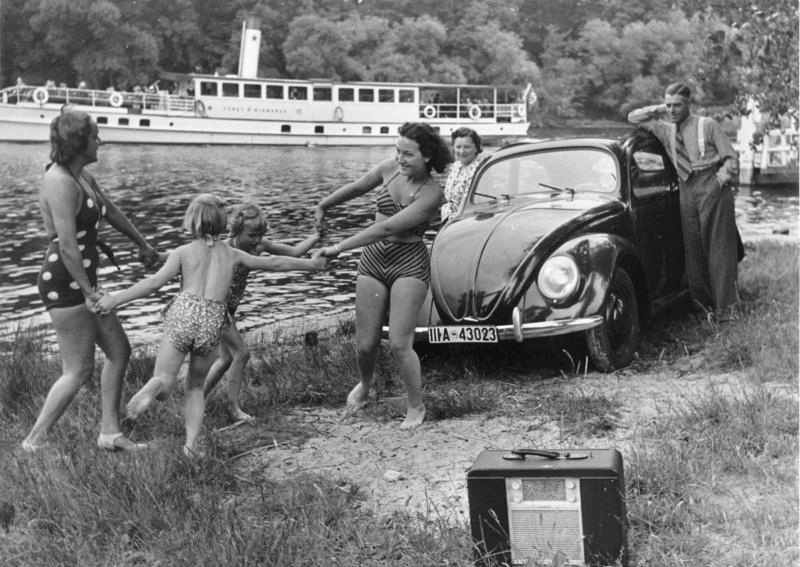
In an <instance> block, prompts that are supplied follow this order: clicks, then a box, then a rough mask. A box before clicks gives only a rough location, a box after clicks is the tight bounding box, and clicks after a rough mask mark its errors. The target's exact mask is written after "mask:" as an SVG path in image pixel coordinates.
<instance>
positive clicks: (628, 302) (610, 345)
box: [586, 268, 639, 372]
mask: <svg viewBox="0 0 800 567" xmlns="http://www.w3.org/2000/svg"><path fill="white" fill-rule="evenodd" d="M601 313H602V315H603V322H602V324H600V325H599V326H597V327H595V328H594V329H590V330H588V331H586V343H587V345H588V347H589V356H591V358H592V362H594V364H595V366H597V367H598V368H599V369H600V370H602V371H604V372H611V371H612V370H616V369H618V368H622V367H623V366H628V365H629V364H630V363H631V362H632V361H633V357H634V355H635V354H636V347H637V345H638V343H639V304H638V303H637V301H636V291H635V290H634V289H633V282H632V281H631V278H630V276H629V275H628V272H626V271H625V270H623V269H622V268H619V269H618V270H617V271H616V273H615V274H614V277H613V278H612V280H611V285H609V287H608V292H607V294H606V300H605V303H604V304H603V309H602V312H601Z"/></svg>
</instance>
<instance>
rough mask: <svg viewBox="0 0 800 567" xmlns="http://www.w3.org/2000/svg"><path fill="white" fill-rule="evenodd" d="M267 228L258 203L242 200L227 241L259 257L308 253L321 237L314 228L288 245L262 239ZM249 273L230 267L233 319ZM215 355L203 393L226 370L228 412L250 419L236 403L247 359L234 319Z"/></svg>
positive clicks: (229, 299) (236, 417)
mask: <svg viewBox="0 0 800 567" xmlns="http://www.w3.org/2000/svg"><path fill="white" fill-rule="evenodd" d="M267 228H268V227H267V220H266V218H265V217H264V213H262V212H261V209H260V208H259V207H258V205H256V204H255V203H244V204H243V205H241V206H240V207H238V208H237V209H236V210H235V211H234V213H233V215H232V218H231V230H230V236H229V238H228V241H227V243H228V245H229V246H231V247H232V248H235V249H237V250H241V251H243V252H246V253H247V254H252V255H254V256H259V255H260V254H262V253H265V252H266V253H267V254H279V255H281V256H291V257H295V258H296V257H299V256H302V255H303V254H305V253H306V252H308V251H309V250H310V249H311V248H312V247H313V246H314V245H315V244H317V243H318V242H319V241H320V238H321V234H320V232H319V231H317V232H315V233H314V234H312V235H311V236H309V237H308V238H306V239H305V240H303V241H302V242H300V243H299V244H296V245H294V246H289V245H288V244H280V243H278V242H273V241H272V240H269V239H268V238H264V234H265V233H266V232H267ZM249 273H250V268H248V267H247V266H245V265H244V264H239V265H237V266H236V267H235V268H234V270H233V279H232V280H231V287H230V289H228V294H227V296H226V298H225V304H226V306H227V309H228V314H229V315H230V317H231V318H233V316H234V314H235V313H236V309H238V307H239V303H240V302H241V301H242V298H243V297H244V292H245V288H246V287H247V276H248V274H249ZM217 355H218V358H217V360H216V361H215V362H214V364H213V365H212V366H211V370H209V371H208V376H206V381H205V385H204V386H203V395H204V396H206V397H208V395H209V394H210V393H211V390H213V389H214V386H216V385H217V383H218V382H219V381H220V379H221V378H222V376H223V375H224V374H225V372H226V371H227V370H228V369H230V376H229V378H228V402H229V410H230V415H231V417H232V418H233V419H234V420H235V421H242V420H250V419H253V418H252V416H250V415H248V414H247V413H245V412H244V411H242V408H241V406H240V405H239V392H240V391H241V387H242V377H243V376H244V368H245V366H246V365H247V361H248V359H249V358H250V350H249V349H248V347H247V345H245V342H244V339H243V338H242V335H241V333H240V332H239V329H237V328H236V322H235V321H231V323H230V324H229V325H228V326H227V327H225V330H224V331H223V333H222V339H221V342H220V345H219V348H218V349H217Z"/></svg>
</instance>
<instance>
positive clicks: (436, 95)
mask: <svg viewBox="0 0 800 567" xmlns="http://www.w3.org/2000/svg"><path fill="white" fill-rule="evenodd" d="M260 43H261V32H260V30H259V24H258V21H257V20H255V19H252V18H248V19H247V20H246V21H245V22H244V24H243V26H242V43H241V50H240V55H239V72H238V74H236V75H222V76H220V75H207V74H195V73H192V74H167V75H165V76H164V77H163V78H162V79H161V80H159V81H157V82H156V83H155V84H154V85H151V87H150V88H147V89H143V90H141V91H140V92H133V91H131V92H120V91H106V90H95V89H86V88H57V87H55V86H49V87H48V86H27V85H23V84H19V85H15V86H11V87H6V88H4V89H2V90H0V141H11V142H44V141H47V140H48V137H49V125H50V121H51V120H52V119H53V118H54V117H55V116H56V115H57V114H58V113H59V112H61V110H62V108H64V105H68V106H69V107H70V108H73V109H76V110H85V111H86V112H88V113H89V114H90V115H91V116H92V117H93V118H94V119H95V120H96V121H97V123H98V124H99V125H100V128H101V137H102V139H103V141H104V142H113V143H157V144H265V145H295V146H298V145H306V146H314V145H320V146H323V145H391V144H393V143H394V140H395V138H396V136H397V129H398V127H399V126H400V125H401V124H402V123H404V122H408V121H424V122H427V123H429V124H430V125H431V126H433V127H434V128H435V129H436V130H437V131H438V132H439V133H440V134H441V135H442V136H445V137H447V136H449V135H450V133H452V132H453V131H454V130H456V129H458V128H460V127H463V126H468V127H470V128H473V129H474V130H476V131H477V132H478V133H479V134H480V135H481V136H482V137H484V138H485V139H486V140H487V141H491V140H498V141H503V140H506V139H509V140H510V139H515V138H518V137H524V136H526V135H527V134H528V126H529V123H528V118H527V108H526V101H527V100H528V95H529V92H530V89H531V87H530V85H528V87H527V88H526V89H524V90H523V89H520V88H514V87H497V86H488V85H467V84H463V85H453V84H438V83H418V84H410V83H399V82H398V83H385V82H334V81H329V80H323V79H319V80H317V79H309V80H295V79H274V78H258V77H256V74H257V69H258V53H259V46H260ZM162 81H163V84H167V83H169V84H170V85H171V88H164V87H161V88H159V85H160V84H162Z"/></svg>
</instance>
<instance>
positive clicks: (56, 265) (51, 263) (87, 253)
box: [36, 188, 106, 309]
mask: <svg viewBox="0 0 800 567" xmlns="http://www.w3.org/2000/svg"><path fill="white" fill-rule="evenodd" d="M105 214H106V207H105V205H102V204H101V203H97V202H95V200H94V198H93V197H91V196H90V195H89V194H88V193H87V192H86V191H85V190H83V188H81V206H80V208H79V209H78V214H77V215H76V216H75V230H76V231H77V237H78V249H79V250H80V252H81V257H82V258H83V267H84V268H85V269H86V274H87V275H88V276H89V281H90V282H91V284H92V287H94V286H95V285H97V265H98V262H99V255H98V253H97V246H96V244H97V229H98V228H99V227H100V221H101V220H102V218H103V217H104V216H105ZM36 283H37V286H38V288H39V296H40V297H41V298H42V302H43V303H44V306H45V308H46V309H52V308H53V307H73V306H75V305H81V304H83V303H84V297H83V293H81V290H80V286H78V284H77V282H76V281H75V280H73V279H72V276H71V275H70V274H69V272H68V271H67V268H66V266H65V265H64V262H63V261H62V260H61V251H60V250H59V248H58V237H57V236H54V237H52V238H51V239H50V244H49V246H48V247H47V252H46V253H45V256H44V263H43V264H42V268H41V269H40V270H39V277H38V279H37V282H36Z"/></svg>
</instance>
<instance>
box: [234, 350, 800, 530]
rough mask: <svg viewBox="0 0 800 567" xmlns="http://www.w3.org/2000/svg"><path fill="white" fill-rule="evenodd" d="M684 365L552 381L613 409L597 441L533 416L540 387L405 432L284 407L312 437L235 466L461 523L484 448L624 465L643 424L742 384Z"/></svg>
mask: <svg viewBox="0 0 800 567" xmlns="http://www.w3.org/2000/svg"><path fill="white" fill-rule="evenodd" d="M687 368H690V365H688V366H687V365H682V366H680V367H678V368H673V369H671V370H670V371H668V372H661V373H654V374H635V373H625V372H621V373H617V374H612V375H606V374H597V373H592V374H586V375H582V376H580V377H576V378H571V379H563V378H562V379H559V381H560V384H559V385H558V387H560V388H572V387H574V388H575V390H576V394H580V395H582V396H589V397H591V396H592V395H593V394H597V395H601V394H602V395H603V396H605V397H606V398H608V399H610V400H612V401H614V402H616V403H618V404H619V408H618V413H617V414H616V415H615V416H613V417H614V422H615V423H616V427H615V428H613V429H612V430H611V431H609V432H608V435H607V436H603V437H586V438H584V437H570V436H568V435H566V434H565V433H564V431H563V428H562V427H561V426H560V424H559V423H558V422H557V421H553V420H551V419H547V418H545V417H543V416H540V415H538V414H537V413H536V412H535V411H531V408H536V407H537V404H536V398H535V395H536V393H535V391H534V390H535V388H539V391H540V392H541V388H542V386H543V384H542V382H538V383H537V384H536V385H535V386H534V385H532V386H531V390H530V391H528V392H521V393H520V395H519V396H515V400H514V403H513V405H514V408H513V410H512V411H510V412H506V411H504V412H503V414H504V415H502V416H499V417H487V416H481V415H474V416H473V415H470V416H466V417H462V418H457V419H443V420H438V421H426V422H425V423H424V424H423V425H422V426H420V427H419V428H417V429H416V430H411V431H403V430H400V429H399V428H398V425H399V423H400V419H394V420H392V421H388V420H386V419H381V418H380V417H379V418H374V417H371V416H374V415H375V412H374V411H373V412H371V414H370V417H368V416H367V415H364V412H362V413H361V414H356V415H355V416H354V417H349V418H343V416H342V412H341V411H338V410H331V409H325V408H310V409H302V410H292V416H291V418H292V419H297V420H300V421H301V422H302V423H303V424H304V425H305V426H307V427H308V429H310V430H312V431H316V432H317V434H314V435H311V436H310V437H308V438H306V439H305V440H304V441H303V442H300V443H299V444H296V445H286V444H284V445H280V446H278V447H272V448H265V449H262V450H258V451H255V452H254V453H253V454H251V455H249V456H248V457H247V460H246V461H245V462H243V463H242V464H243V465H244V466H258V467H259V468H262V467H263V469H264V470H266V471H268V472H269V474H271V475H273V476H274V478H276V479H278V478H291V476H292V475H297V474H299V473H317V474H322V475H325V476H326V477H328V478H331V479H337V480H338V479H341V480H342V482H343V483H347V484H348V485H355V486H357V487H358V488H359V494H361V495H362V497H363V498H364V506H368V507H369V508H370V509H372V510H374V511H375V512H376V513H377V514H391V513H392V512H393V511H405V512H411V513H414V514H420V515H422V516H423V517H426V518H434V517H441V518H444V519H446V520H447V521H448V522H452V523H457V524H465V523H466V522H468V520H469V504H468V501H467V490H466V474H467V471H468V469H469V468H470V466H471V465H472V463H473V462H474V461H475V459H476V458H477V456H478V454H479V453H480V452H481V451H483V450H484V449H513V448H537V449H561V450H566V449H589V448H598V449H599V448H610V447H616V448H618V449H619V450H620V451H621V453H622V455H623V462H624V460H625V454H626V450H628V449H629V447H630V445H631V444H632V442H634V441H635V440H636V439H637V437H638V435H639V433H641V431H642V428H647V427H649V425H650V424H652V423H653V422H654V421H655V419H656V418H657V417H659V416H661V415H663V414H664V413H665V412H667V413H674V412H675V411H676V410H678V409H679V408H680V407H682V406H685V405H686V404H687V403H690V402H691V401H692V400H697V399H699V398H700V397H701V396H702V395H704V394H706V393H710V392H714V393H715V395H720V394H723V395H724V394H726V393H727V394H735V393H736V392H741V391H743V390H745V389H746V388H747V387H746V385H745V384H744V382H743V378H742V377H741V376H739V375H737V374H735V373H734V374H720V375H715V376H699V375H697V374H693V373H691V372H688V371H686V369H687ZM788 394H789V395H795V393H793V392H789V393H788ZM528 402H529V403H528ZM373 403H375V402H373ZM377 403H381V402H377ZM387 414H389V415H398V414H397V412H388V411H387ZM562 419H568V416H562Z"/></svg>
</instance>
